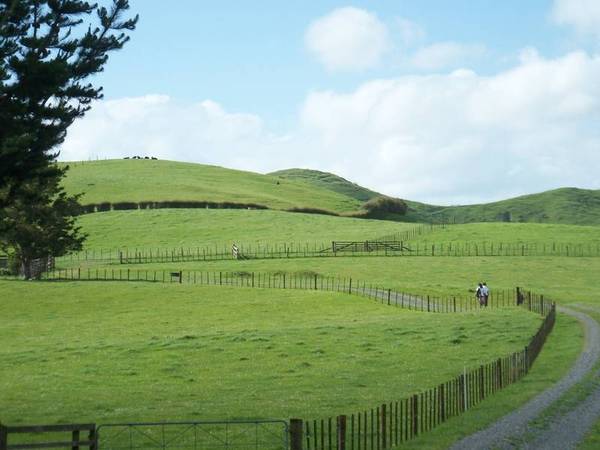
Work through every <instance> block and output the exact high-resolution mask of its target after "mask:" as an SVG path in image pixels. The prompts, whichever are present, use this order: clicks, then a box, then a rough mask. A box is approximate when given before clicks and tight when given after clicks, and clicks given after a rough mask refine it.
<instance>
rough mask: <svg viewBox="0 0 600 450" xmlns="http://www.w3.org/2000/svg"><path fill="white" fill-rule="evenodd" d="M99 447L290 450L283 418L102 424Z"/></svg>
mask: <svg viewBox="0 0 600 450" xmlns="http://www.w3.org/2000/svg"><path fill="white" fill-rule="evenodd" d="M97 438H98V450H287V449H288V424H287V422H285V421H283V420H252V421H250V420H240V421H223V422H219V421H205V422H166V423H129V424H107V425H100V426H99V427H98V429H97Z"/></svg>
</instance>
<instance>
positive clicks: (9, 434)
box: [0, 423, 98, 450]
mask: <svg viewBox="0 0 600 450" xmlns="http://www.w3.org/2000/svg"><path fill="white" fill-rule="evenodd" d="M57 436H59V437H57ZM67 436H68V437H67ZM67 439H68V440H67ZM81 447H88V448H89V450H97V448H98V437H97V434H96V425H95V424H93V423H91V424H90V423H88V424H68V425H30V426H11V427H9V426H4V425H0V450H29V449H41V448H70V449H72V450H80V448H81Z"/></svg>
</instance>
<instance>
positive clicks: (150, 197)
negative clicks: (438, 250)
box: [62, 159, 600, 225]
mask: <svg viewBox="0 0 600 450" xmlns="http://www.w3.org/2000/svg"><path fill="white" fill-rule="evenodd" d="M62 164H69V165H70V167H71V168H70V170H69V171H68V172H67V177H66V178H65V180H64V185H65V187H66V189H67V190H68V191H69V192H72V193H80V192H83V193H84V195H83V197H82V200H81V201H82V203H84V204H90V203H96V204H98V203H101V202H138V203H139V202H148V201H150V202H160V201H166V202H168V201H179V202H186V201H190V202H208V203H209V202H221V203H224V204H225V203H228V202H229V203H236V204H257V205H264V206H265V207H267V208H269V209H277V210H294V209H296V210H298V209H300V210H302V209H305V210H307V211H312V212H317V213H318V212H324V213H326V212H328V211H331V212H335V213H338V214H352V213H356V212H357V211H359V210H360V208H361V205H362V204H363V203H364V202H365V201H368V200H369V199H371V198H373V197H376V196H379V195H382V194H380V193H378V192H376V191H374V190H372V189H368V188H365V187H363V186H360V185H359V184H357V183H354V182H352V181H350V180H347V179H345V178H343V177H340V176H338V175H336V174H333V173H329V172H322V171H318V170H311V169H297V168H295V169H286V170H279V171H276V172H272V173H269V174H266V175H263V174H259V173H254V172H249V171H242V170H235V169H228V168H224V167H219V166H214V165H204V164H196V163H184V162H176V161H164V160H158V161H157V160H131V159H129V160H103V161H93V162H68V163H62ZM405 200H406V199H405ZM406 202H407V204H408V206H409V210H408V213H407V215H406V216H404V217H402V218H400V220H405V221H409V222H456V223H471V222H537V223H561V224H573V225H600V190H591V189H580V188H576V187H563V188H558V189H553V190H549V191H544V192H540V193H534V194H527V195H522V196H518V197H514V198H510V199H506V200H500V201H497V202H491V203H481V204H474V205H456V206H439V205H429V204H426V203H421V202H415V201H410V200H406ZM225 207H226V206H225ZM393 219H394V220H398V219H399V218H398V217H394V218H393Z"/></svg>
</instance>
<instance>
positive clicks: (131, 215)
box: [78, 209, 415, 249]
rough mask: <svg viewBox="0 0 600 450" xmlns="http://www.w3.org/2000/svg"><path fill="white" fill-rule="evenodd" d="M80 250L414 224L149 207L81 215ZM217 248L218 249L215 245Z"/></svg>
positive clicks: (369, 231)
mask: <svg viewBox="0 0 600 450" xmlns="http://www.w3.org/2000/svg"><path fill="white" fill-rule="evenodd" d="M78 224H79V225H80V226H81V227H82V230H83V231H84V232H85V233H87V234H88V239H87V241H86V243H85V248H86V249H116V248H130V249H135V248H145V249H150V248H155V249H156V248H163V249H164V248H179V247H184V248H190V247H191V248H196V247H198V246H199V247H203V246H209V245H213V244H216V245H218V246H225V245H228V246H230V245H231V243H234V242H235V243H238V244H240V243H244V244H257V243H263V244H264V243H281V242H294V243H298V242H300V243H311V244H313V243H318V244H322V243H323V244H326V245H331V241H332V240H360V239H373V238H375V237H377V236H381V235H386V234H392V233H397V232H402V231H405V230H407V229H411V228H414V226H415V225H414V224H407V223H398V222H389V221H384V220H370V219H353V218H349V217H335V216H325V215H320V214H300V213H290V212H283V211H268V210H236V209H230V210H214V209H155V210H137V211H110V212H101V213H94V214H86V215H83V216H80V217H79V218H78ZM220 249H222V248H220Z"/></svg>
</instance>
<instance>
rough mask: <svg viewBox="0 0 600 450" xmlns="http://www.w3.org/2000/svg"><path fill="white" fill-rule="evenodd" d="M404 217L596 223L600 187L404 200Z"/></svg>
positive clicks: (336, 184) (337, 185)
mask: <svg viewBox="0 0 600 450" xmlns="http://www.w3.org/2000/svg"><path fill="white" fill-rule="evenodd" d="M271 175H274V176H279V177H280V178H283V179H286V180H302V181H305V182H307V183H312V184H313V185H314V186H318V187H321V188H325V189H329V190H331V191H333V192H337V193H341V194H344V195H347V196H349V197H352V198H354V199H356V200H359V201H361V202H365V201H367V200H369V199H371V198H373V197H376V196H378V195H381V194H379V193H377V192H375V191H372V190H370V189H367V188H364V187H362V186H359V185H357V184H355V183H352V182H351V181H348V180H346V179H344V178H341V177H339V176H337V175H334V174H331V173H327V172H319V171H317V170H307V169H289V170H280V171H278V172H273V173H272V174H271ZM407 203H408V206H409V210H408V214H407V216H406V218H405V219H406V220H408V221H414V222H430V221H434V222H441V221H448V222H453V221H456V222H457V223H471V222H539V223H564V224H574V225H599V224H600V190H588V189H577V188H561V189H555V190H551V191H546V192H542V193H538V194H531V195H524V196H520V197H515V198H511V199H507V200H502V201H499V202H493V203H485V204H478V205H462V206H436V205H428V204H425V203H420V202H413V201H410V200H407Z"/></svg>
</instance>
